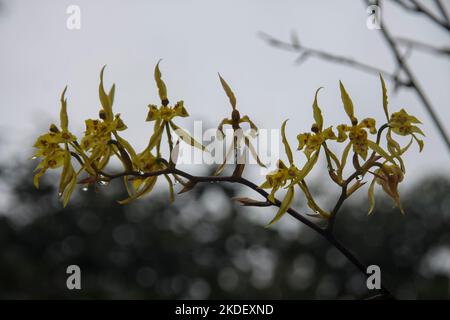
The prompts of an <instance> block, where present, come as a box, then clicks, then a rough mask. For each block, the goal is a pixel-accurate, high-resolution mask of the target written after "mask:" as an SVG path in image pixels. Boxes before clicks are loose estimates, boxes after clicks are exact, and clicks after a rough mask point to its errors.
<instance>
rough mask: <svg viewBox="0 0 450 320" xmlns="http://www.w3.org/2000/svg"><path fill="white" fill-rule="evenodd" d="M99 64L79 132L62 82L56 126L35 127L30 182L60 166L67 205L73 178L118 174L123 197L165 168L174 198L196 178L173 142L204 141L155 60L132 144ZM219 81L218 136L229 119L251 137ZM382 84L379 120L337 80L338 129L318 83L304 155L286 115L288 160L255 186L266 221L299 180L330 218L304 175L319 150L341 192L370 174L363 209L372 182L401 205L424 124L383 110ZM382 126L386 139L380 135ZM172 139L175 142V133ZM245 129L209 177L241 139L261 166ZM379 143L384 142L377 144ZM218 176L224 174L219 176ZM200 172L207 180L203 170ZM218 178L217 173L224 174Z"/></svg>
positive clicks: (131, 196)
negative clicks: (144, 128)
mask: <svg viewBox="0 0 450 320" xmlns="http://www.w3.org/2000/svg"><path fill="white" fill-rule="evenodd" d="M104 70H105V67H103V69H102V70H101V72H100V84H99V98H100V104H101V108H100V111H99V115H98V118H97V119H88V120H86V121H85V125H86V130H85V131H84V136H83V137H82V138H81V139H79V138H78V137H76V136H75V135H74V134H73V133H72V132H71V131H70V130H69V120H68V113H67V99H66V97H65V94H66V90H67V88H65V89H64V90H63V92H62V94H61V99H60V103H61V110H60V123H59V126H58V125H55V124H51V125H50V128H49V130H48V132H46V133H44V134H42V135H40V136H39V137H38V138H37V140H36V142H35V144H34V147H35V148H36V149H37V151H36V152H35V154H34V155H33V158H34V159H36V158H39V159H40V162H39V164H38V166H37V168H36V173H35V176H34V184H35V186H36V187H37V188H38V187H39V179H40V177H42V176H43V175H44V174H45V173H46V172H47V171H48V170H49V169H60V181H59V191H58V196H59V198H61V199H62V202H63V205H64V206H66V205H67V203H68V201H69V199H70V198H71V195H72V194H73V191H74V190H75V187H76V185H79V184H81V185H83V186H84V187H85V188H86V187H88V186H90V185H97V184H100V185H102V184H103V185H106V184H108V183H109V181H110V180H112V179H114V178H119V177H120V178H122V179H123V183H124V186H125V188H126V190H127V192H128V197H127V198H126V199H124V200H121V201H119V203H122V204H125V203H129V202H131V201H134V200H137V199H139V198H141V197H142V196H144V195H146V194H148V193H150V192H151V191H152V190H153V188H154V186H155V184H156V182H157V179H158V177H160V176H164V178H165V180H166V181H167V184H168V187H169V193H170V201H173V200H174V197H175V192H174V184H175V183H180V184H181V185H182V186H183V189H182V190H181V191H180V192H186V191H189V190H190V189H192V188H193V187H194V186H195V183H196V182H195V181H192V180H189V176H190V175H188V174H186V175H183V177H181V176H180V174H179V173H180V170H177V169H176V158H177V153H178V152H179V150H178V149H179V143H187V144H189V145H190V146H192V147H195V148H198V149H200V150H202V151H204V152H208V149H207V148H206V147H205V146H203V145H202V144H201V143H200V142H198V141H196V140H195V139H194V138H192V137H191V136H190V135H189V133H188V132H187V131H186V130H184V129H182V128H181V127H179V126H178V125H177V124H176V120H177V118H186V117H189V113H188V111H187V109H186V107H185V105H184V102H183V101H182V100H181V101H178V102H176V103H175V104H170V102H169V98H168V93H167V87H166V84H165V82H164V81H163V79H162V74H161V71H160V69H159V62H158V64H157V65H156V67H155V70H154V78H155V82H156V87H157V89H158V93H159V97H160V100H161V101H160V103H159V104H150V105H148V115H147V118H146V121H148V122H152V123H153V131H152V133H151V134H150V135H149V142H148V144H147V146H146V147H145V148H144V149H143V150H142V151H141V152H137V151H136V150H135V148H134V147H133V146H132V145H131V144H130V143H129V142H128V141H127V140H126V139H125V138H123V137H122V136H121V134H122V132H123V131H124V130H126V129H127V126H126V125H125V123H124V122H123V121H122V119H121V116H120V114H118V113H116V114H115V113H114V111H113V103H114V95H115V85H114V84H113V85H112V87H111V88H110V90H109V91H106V90H105V88H104V82H103V73H104ZM219 79H220V82H221V85H222V87H223V89H224V91H225V93H226V95H227V97H228V99H229V101H230V104H231V107H232V113H231V116H230V118H225V119H223V120H222V121H221V122H220V124H219V125H218V138H219V139H223V137H224V132H223V127H224V126H225V125H229V126H231V127H232V129H233V131H234V132H235V133H236V132H238V131H239V130H240V129H241V125H242V124H247V125H248V126H249V127H250V129H251V130H252V132H253V135H252V136H251V137H255V136H256V135H257V132H258V128H257V126H256V125H255V124H254V123H253V121H252V120H251V119H250V118H249V116H247V115H244V116H241V115H240V113H239V111H238V109H237V101H236V97H235V95H234V93H233V91H232V89H231V88H230V86H229V85H228V84H227V82H226V81H225V80H224V79H223V78H222V77H221V76H220V75H219ZM380 81H381V88H382V96H383V99H382V103H383V109H384V113H385V117H386V121H385V122H384V124H382V125H381V126H379V127H377V125H376V121H375V119H373V118H363V119H362V120H359V119H358V118H357V117H356V115H355V112H354V106H353V102H352V99H351V98H350V95H349V94H348V92H347V90H346V89H345V87H344V85H343V84H342V83H340V85H339V87H340V92H341V98H342V104H343V107H344V111H345V113H346V114H347V116H348V118H349V123H345V124H339V125H337V126H336V129H334V128H333V126H327V125H325V123H324V118H323V115H322V110H321V108H320V107H319V103H318V95H319V92H320V89H321V88H319V89H318V90H317V91H316V94H315V98H314V101H313V104H312V109H313V118H314V122H313V124H312V126H311V130H310V132H303V133H300V134H298V136H297V140H298V146H297V150H298V151H301V152H302V153H303V154H304V156H305V160H304V162H303V163H296V162H295V161H294V156H293V152H292V148H291V146H290V144H289V142H288V139H287V137H286V132H285V130H286V125H287V120H286V121H284V122H283V124H282V126H281V137H282V142H283V145H284V150H285V154H286V157H287V160H288V163H286V164H285V163H284V162H283V161H282V160H281V159H280V160H278V162H277V168H276V170H275V171H273V172H270V173H269V174H267V176H266V179H265V181H264V183H262V185H260V187H259V188H260V189H269V190H270V192H268V193H267V197H266V200H267V201H266V202H267V203H269V204H274V205H277V206H278V207H279V210H278V212H277V214H276V215H275V217H274V218H273V219H272V221H271V222H270V223H269V225H270V224H273V223H275V222H276V221H278V220H279V219H280V218H281V217H282V216H283V215H284V214H285V213H286V212H287V211H288V209H289V208H290V206H291V204H292V202H293V200H294V198H295V193H296V192H297V188H298V189H299V190H300V192H301V193H302V194H303V196H304V198H305V199H306V203H307V205H308V207H309V208H310V209H311V210H312V211H313V213H312V215H313V216H316V217H319V218H323V219H329V218H330V217H331V216H332V214H333V213H332V212H331V211H329V210H326V209H325V208H322V207H321V206H320V205H319V204H318V203H317V201H316V200H315V199H314V196H313V194H312V193H311V191H310V189H309V187H308V184H307V182H306V178H307V176H308V174H309V173H310V172H311V170H312V169H313V168H314V167H315V166H316V164H317V163H318V160H319V157H320V155H323V156H324V157H325V159H326V161H327V165H328V175H329V177H330V178H331V179H332V181H333V182H334V183H335V184H337V185H338V186H340V187H341V188H344V190H345V195H344V196H345V198H347V197H349V196H350V195H351V194H353V193H354V192H355V191H357V190H359V189H360V188H361V187H362V186H363V185H364V184H365V182H364V181H363V179H362V177H364V176H365V175H370V176H372V181H371V183H370V186H369V189H368V197H369V202H370V208H369V213H371V212H372V211H373V209H374V203H375V202H374V188H375V185H376V184H378V185H380V186H381V187H382V190H384V192H385V193H386V194H387V195H388V196H389V197H391V198H392V199H393V201H394V204H395V205H396V206H397V207H398V208H399V209H400V211H401V212H402V213H404V211H403V208H402V205H401V202H400V196H399V192H398V185H399V183H400V182H402V181H403V179H404V175H405V165H404V162H403V159H402V156H403V155H404V153H405V152H406V151H407V150H408V149H409V148H410V146H411V145H412V143H413V142H414V141H415V142H416V143H417V144H418V146H419V150H420V151H422V149H423V141H422V140H421V139H420V136H423V135H424V134H423V132H422V131H421V129H420V128H419V127H418V125H419V124H420V121H419V120H418V119H417V118H416V117H414V116H412V115H410V114H408V113H407V111H405V110H404V109H401V110H400V111H397V112H394V113H392V114H390V113H389V110H388V97H387V90H386V85H385V82H384V80H383V77H382V76H381V75H380ZM383 133H384V136H385V139H382V137H383ZM176 136H177V137H178V141H177V142H176V143H175V145H174V137H176ZM397 136H408V137H410V141H409V143H408V144H406V145H405V146H402V145H401V144H400V142H399V141H397V140H396V138H397ZM251 137H249V136H245V135H235V136H234V140H233V143H232V145H231V146H230V148H229V149H228V151H227V152H226V155H225V159H224V161H223V163H222V164H221V165H220V166H219V167H218V169H217V170H216V172H215V174H214V176H212V177H209V178H210V179H212V180H214V179H215V177H217V178H216V179H217V181H220V176H221V175H222V173H223V171H224V168H225V165H226V164H227V160H228V158H229V156H230V155H231V154H232V153H233V152H234V154H235V157H237V156H238V150H239V149H240V147H241V144H242V143H243V145H242V146H243V147H246V148H248V149H249V151H250V152H251V154H252V156H253V157H254V158H255V159H256V162H257V163H258V165H260V166H262V167H265V164H264V163H263V162H262V161H261V160H260V158H259V157H258V154H257V152H256V150H255V148H254V147H253V145H252V143H251V140H250V138H251ZM165 138H166V139H167V143H168V146H169V156H168V157H166V158H164V156H163V152H162V151H161V144H162V142H163V140H164V139H165ZM331 144H342V148H340V149H342V150H343V151H342V154H340V155H338V154H337V153H336V152H333V151H332V147H331ZM383 144H384V145H385V147H383ZM113 157H115V158H117V159H119V160H120V163H121V164H122V166H123V170H124V171H123V173H121V174H111V173H107V172H106V168H107V166H108V164H109V163H110V162H111V159H112V158H113ZM348 158H351V159H352V161H351V164H352V167H353V168H352V170H354V172H353V173H352V174H351V175H349V176H348V177H344V169H345V168H346V167H348V166H349V165H348V163H350V161H348ZM244 168H245V163H237V164H235V170H234V172H233V174H232V176H231V177H234V178H236V179H239V178H240V177H241V176H242V174H243V172H244ZM222 177H223V176H222ZM204 180H207V179H206V178H205V179H204ZM222 180H223V179H222ZM282 189H285V190H286V192H285V195H284V198H283V200H282V201H281V202H280V201H278V200H277V199H276V198H275V196H276V193H277V192H278V191H279V190H282ZM238 200H239V201H240V202H241V203H242V204H244V205H252V204H255V205H256V204H257V201H255V200H251V199H248V198H240V199H238Z"/></svg>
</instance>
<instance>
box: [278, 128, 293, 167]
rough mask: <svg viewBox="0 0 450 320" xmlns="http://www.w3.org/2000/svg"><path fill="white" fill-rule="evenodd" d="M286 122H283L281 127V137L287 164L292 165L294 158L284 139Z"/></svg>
mask: <svg viewBox="0 0 450 320" xmlns="http://www.w3.org/2000/svg"><path fill="white" fill-rule="evenodd" d="M287 121H288V119H286V120H284V122H283V124H282V125H281V137H282V139H283V140H282V141H283V144H284V150H285V151H286V156H287V157H288V160H289V164H293V163H294V158H293V156H292V150H291V146H290V145H289V142H288V140H287V138H286V122H287Z"/></svg>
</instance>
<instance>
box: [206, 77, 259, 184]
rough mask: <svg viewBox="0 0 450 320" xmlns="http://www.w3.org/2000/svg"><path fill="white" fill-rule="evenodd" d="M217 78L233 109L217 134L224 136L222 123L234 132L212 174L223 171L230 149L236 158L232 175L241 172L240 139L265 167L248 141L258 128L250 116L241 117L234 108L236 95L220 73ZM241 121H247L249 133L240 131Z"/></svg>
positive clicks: (221, 137)
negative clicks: (221, 161)
mask: <svg viewBox="0 0 450 320" xmlns="http://www.w3.org/2000/svg"><path fill="white" fill-rule="evenodd" d="M219 79H220V83H221V84H222V88H223V89H224V91H225V93H226V95H227V97H228V99H229V100H230V104H231V107H232V109H233V110H232V112H231V118H225V119H223V120H222V121H221V122H220V124H219V127H218V128H217V131H218V133H220V135H219V137H220V139H223V137H224V136H225V133H224V132H223V127H224V125H230V126H231V127H232V128H233V133H234V137H233V138H234V139H233V143H232V144H231V146H230V147H229V148H228V149H227V151H226V153H225V159H224V162H223V163H222V164H221V165H220V166H219V167H218V168H217V170H216V172H215V173H214V174H215V175H219V174H221V173H222V172H223V170H224V169H225V165H226V164H227V160H228V158H229V157H230V155H231V152H232V151H234V156H235V160H236V168H235V170H234V173H233V175H235V176H236V175H241V174H242V172H243V170H244V166H245V163H242V162H244V161H243V160H242V159H240V158H239V157H240V156H241V155H239V153H240V152H239V150H240V148H241V144H242V141H244V143H245V146H246V147H247V148H248V149H249V151H250V153H251V154H252V156H253V158H254V159H255V160H256V162H257V163H258V165H260V166H261V167H264V168H265V167H266V165H265V164H263V163H262V162H261V160H260V159H259V156H258V154H257V152H256V150H255V148H254V147H253V144H252V143H251V141H250V138H254V137H255V136H256V135H257V134H258V128H257V127H256V125H255V124H254V123H253V121H252V120H250V118H249V117H248V116H246V115H245V116H243V117H241V114H240V113H239V111H238V110H237V108H236V97H235V95H234V93H233V91H232V90H231V88H230V86H229V85H228V84H227V82H226V81H225V80H224V79H223V78H222V76H221V75H220V74H219ZM242 123H248V124H249V125H250V128H251V130H252V131H251V132H250V134H249V135H246V134H244V132H243V131H242V128H241V124H242ZM238 158H239V159H238Z"/></svg>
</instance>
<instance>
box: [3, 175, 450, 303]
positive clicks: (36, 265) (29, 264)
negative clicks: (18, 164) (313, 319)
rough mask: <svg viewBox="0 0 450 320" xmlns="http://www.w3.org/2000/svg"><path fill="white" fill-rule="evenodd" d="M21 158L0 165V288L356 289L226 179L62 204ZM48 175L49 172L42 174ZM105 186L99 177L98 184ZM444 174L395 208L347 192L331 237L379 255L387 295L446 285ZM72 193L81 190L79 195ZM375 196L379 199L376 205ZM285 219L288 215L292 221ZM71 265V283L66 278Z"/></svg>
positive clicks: (255, 292)
mask: <svg viewBox="0 0 450 320" xmlns="http://www.w3.org/2000/svg"><path fill="white" fill-rule="evenodd" d="M29 170H31V169H28V168H27V169H23V167H22V169H15V168H12V169H11V168H8V169H6V168H4V170H2V172H1V173H0V175H1V180H2V181H3V182H4V183H7V184H8V185H9V186H10V187H11V188H12V190H13V196H14V199H16V200H15V201H14V200H13V205H12V206H11V207H10V208H9V209H8V210H7V212H4V213H3V214H4V215H5V216H8V217H12V218H6V217H5V216H2V217H0V298H41V299H42V298H43V299H47V298H63V299H72V298H81V299H85V298H100V299H112V298H123V299H129V298H137V299H172V298H176V299H178V298H196V299H205V298H215V299H228V298H230V299H231V298H234V299H249V298H267V299H270V298H276V299H281V298H282V299H302V298H311V299H315V298H321V299H324V298H327V299H335V298H365V297H368V296H370V295H371V292H368V290H367V289H366V287H365V279H364V277H363V276H362V275H361V274H360V273H359V272H358V271H357V270H356V269H355V268H354V266H352V265H351V264H350V263H348V262H347V261H346V260H345V258H344V257H343V256H341V255H340V253H338V252H337V251H336V250H335V249H333V248H331V247H330V246H329V245H328V244H327V242H326V241H324V240H323V239H321V238H320V237H319V236H318V235H316V234H315V233H314V232H312V231H310V230H308V229H306V228H305V227H301V228H300V229H299V232H297V233H292V232H291V233H289V234H285V233H284V232H282V231H280V230H281V229H275V228H269V229H267V228H264V227H263V226H261V225H257V224H255V223H254V222H252V221H250V219H248V215H246V210H248V209H247V208H243V207H239V206H237V205H236V204H235V203H233V202H232V201H231V200H229V199H230V198H231V197H233V196H235V194H236V191H237V190H236V189H233V188H232V186H231V185H227V184H225V185H220V184H216V183H215V184H202V185H199V186H198V187H196V188H195V189H194V190H193V191H191V192H190V193H188V194H185V195H180V196H179V197H178V200H177V201H176V202H175V203H174V204H172V205H169V204H168V201H167V197H168V195H167V194H165V193H155V194H153V195H151V196H150V197H147V198H145V199H142V200H140V201H137V202H135V203H132V204H130V205H126V206H121V205H119V204H117V203H116V201H115V199H120V198H121V197H120V196H123V195H124V191H123V190H120V187H119V185H120V183H119V184H117V183H115V182H113V183H111V184H110V185H109V186H108V187H99V190H98V191H97V192H95V191H94V190H90V191H88V192H82V191H81V190H78V191H77V192H76V197H79V198H78V199H74V201H72V203H71V204H70V205H69V206H68V207H67V208H65V209H63V208H62V206H61V204H60V203H58V202H57V201H56V200H55V197H54V195H55V193H56V192H57V191H56V190H55V189H54V187H52V186H51V184H49V183H47V181H46V180H45V179H44V180H43V181H42V187H41V189H40V190H35V188H34V187H33V185H32V182H31V181H29V180H30V178H29V177H31V174H30V171H29ZM49 180H51V177H50V178H49ZM106 189H108V190H107V191H106ZM449 191H450V182H449V181H448V180H446V179H443V178H434V179H429V180H427V181H422V182H420V183H418V184H417V185H416V186H415V187H414V188H412V189H411V190H410V191H409V192H407V193H404V196H403V199H404V200H403V203H404V208H405V211H406V213H407V214H406V216H401V215H399V214H398V212H397V211H396V209H395V208H391V202H390V201H389V200H387V199H385V200H387V201H380V206H378V207H377V209H376V210H377V211H378V213H377V214H374V215H371V216H367V204H366V203H357V202H355V201H351V202H349V203H347V204H346V205H345V206H344V207H343V210H342V212H340V214H339V217H338V220H337V224H336V232H337V237H338V238H339V239H341V240H342V242H343V243H344V244H345V245H346V246H348V247H349V248H350V249H351V250H352V251H353V252H355V253H356V254H357V255H358V256H359V257H360V258H361V259H362V261H364V262H366V263H368V264H377V265H379V266H380V267H381V271H382V277H383V282H384V283H385V284H386V286H388V288H389V289H391V290H392V292H393V293H394V294H396V296H397V297H398V298H449V297H450V282H449V277H450V233H449V230H450V192H449ZM80 198H82V199H80ZM383 203H386V205H383ZM289 222H291V223H295V224H297V223H298V222H297V221H294V220H290V221H289ZM71 264H76V265H79V266H80V268H81V272H82V290H80V291H77V290H73V291H71V290H68V289H67V288H66V278H67V274H66V268H67V266H68V265H71Z"/></svg>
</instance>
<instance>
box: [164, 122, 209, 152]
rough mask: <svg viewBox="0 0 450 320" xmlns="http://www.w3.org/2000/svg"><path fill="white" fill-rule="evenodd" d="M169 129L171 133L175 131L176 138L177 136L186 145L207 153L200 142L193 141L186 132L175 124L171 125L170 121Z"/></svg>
mask: <svg viewBox="0 0 450 320" xmlns="http://www.w3.org/2000/svg"><path fill="white" fill-rule="evenodd" d="M169 125H170V127H171V128H172V130H173V131H175V133H176V134H177V136H179V137H180V138H181V140H183V141H184V142H186V143H187V144H190V145H191V146H193V147H196V148H198V149H200V150H202V151H207V152H208V150H207V149H206V147H205V146H204V145H202V144H201V143H200V142H198V141H197V140H195V139H194V138H192V137H191V136H190V135H189V133H187V132H186V131H184V130H183V129H181V128H180V127H178V126H177V125H176V124H175V123H173V122H172V121H170V122H169Z"/></svg>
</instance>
